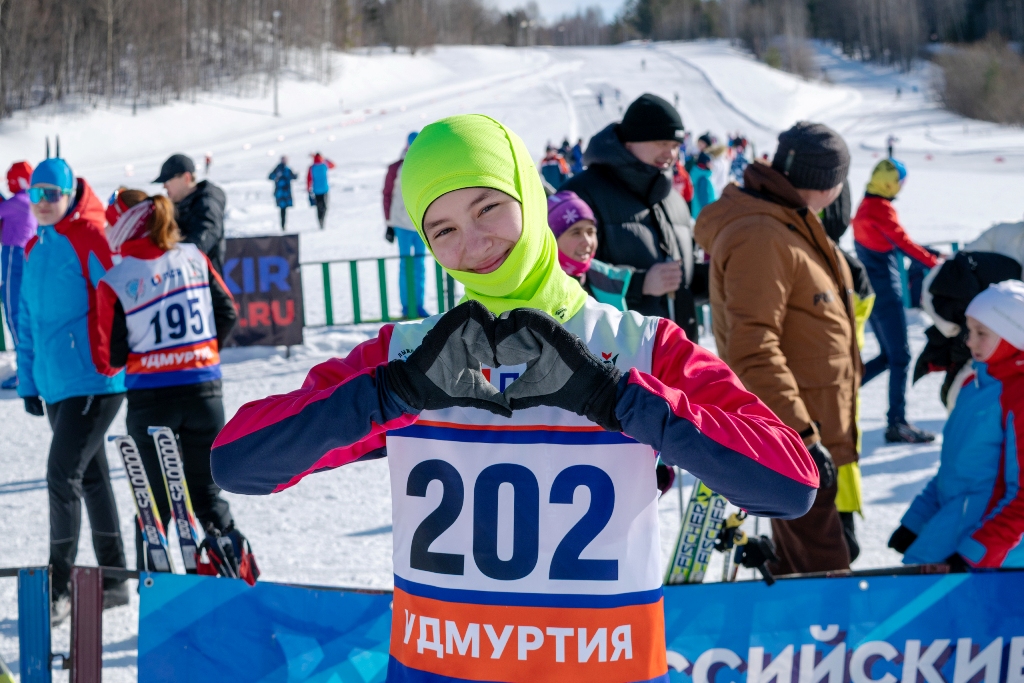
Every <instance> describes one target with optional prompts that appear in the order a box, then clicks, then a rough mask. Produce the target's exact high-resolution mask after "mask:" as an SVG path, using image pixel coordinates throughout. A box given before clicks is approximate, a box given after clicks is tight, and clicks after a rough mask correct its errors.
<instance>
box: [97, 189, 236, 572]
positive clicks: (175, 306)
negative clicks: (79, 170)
mask: <svg viewBox="0 0 1024 683" xmlns="http://www.w3.org/2000/svg"><path fill="white" fill-rule="evenodd" d="M106 215H107V222H108V223H110V227H109V228H108V229H107V242H108V243H109V244H110V248H111V250H112V251H113V252H114V253H120V255H121V261H120V262H119V263H118V264H117V265H115V266H114V267H113V268H112V269H110V270H109V271H107V273H106V275H104V276H103V278H102V279H101V280H100V282H99V286H98V287H97V288H96V316H95V317H94V319H93V322H94V325H95V328H94V330H93V335H94V337H95V338H96V339H98V340H99V348H98V352H97V354H96V367H97V369H98V370H99V371H100V372H102V373H103V374H106V375H115V374H117V373H119V372H120V371H121V370H122V368H127V374H126V375H125V385H126V387H127V389H128V413H127V415H126V416H125V422H126V425H127V428H128V434H129V435H130V436H131V437H132V438H133V439H134V440H135V445H136V447H137V448H138V449H139V455H140V456H141V457H142V463H143V465H144V466H145V468H146V475H147V477H148V479H149V481H150V483H151V486H152V489H153V497H154V498H155V500H156V507H157V511H158V512H159V514H160V520H161V522H162V523H163V525H164V528H169V524H170V520H171V508H170V501H168V499H167V493H166V488H165V487H163V486H159V485H152V482H160V481H163V474H162V471H161V468H160V460H159V458H158V456H157V452H156V444H155V443H154V442H153V438H152V437H151V436H150V435H149V431H148V430H149V428H150V427H168V428H169V429H171V431H173V432H174V434H175V436H176V437H177V438H178V440H179V442H180V447H181V458H182V467H183V469H184V473H185V480H186V483H187V485H188V490H189V496H190V498H191V500H192V504H193V506H194V509H195V513H196V517H198V518H199V521H200V523H201V525H202V527H203V528H204V529H207V534H208V535H210V534H212V533H213V532H212V531H211V530H210V527H211V526H212V527H213V529H216V530H217V533H219V534H221V535H222V536H226V537H228V538H230V539H231V541H232V545H233V546H234V551H235V558H236V560H239V561H240V560H242V558H243V552H244V551H247V544H246V543H245V538H244V537H243V536H242V535H241V534H240V533H239V532H238V530H237V529H235V525H234V520H233V519H232V517H231V511H230V508H229V506H228V502H227V501H226V500H224V499H223V498H222V497H221V496H220V489H219V488H218V487H217V485H216V484H215V483H214V481H213V476H212V475H211V474H210V446H211V445H212V444H213V440H214V438H215V437H216V436H217V433H218V432H220V430H221V429H222V428H223V427H224V402H223V399H222V398H221V397H222V396H223V392H222V389H221V371H220V348H221V345H222V344H223V343H224V340H225V339H227V336H228V334H229V333H230V332H231V329H232V328H233V327H234V326H235V321H236V320H237V319H238V313H237V311H236V310H235V302H234V300H233V299H232V298H231V294H230V293H229V292H228V288H227V286H226V285H225V284H224V280H222V279H221V277H220V275H219V274H218V273H217V271H216V269H214V268H213V266H212V265H211V264H210V260H209V258H208V257H207V256H206V255H205V254H203V252H202V251H200V250H199V248H198V247H197V246H196V245H194V244H188V243H187V242H182V241H181V232H180V231H179V229H178V224H177V223H176V222H175V221H174V206H173V205H172V204H171V201H170V200H169V199H168V198H167V197H164V196H162V195H157V196H154V197H147V196H146V193H145V192H142V191H141V190H126V189H122V190H120V191H119V192H118V193H117V194H116V197H115V199H114V201H113V202H112V203H111V204H110V206H108V207H107V211H106ZM139 283H143V284H139ZM135 550H136V558H137V564H136V566H137V567H143V566H145V561H144V557H145V552H146V551H145V547H144V544H143V540H142V534H141V532H140V531H139V528H138V526H137V525H136V533H135ZM213 559H214V558H211V560H213ZM234 569H237V568H234ZM236 573H237V572H236Z"/></svg>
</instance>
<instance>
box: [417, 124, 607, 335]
mask: <svg viewBox="0 0 1024 683" xmlns="http://www.w3.org/2000/svg"><path fill="white" fill-rule="evenodd" d="M473 187H485V188H491V189H495V190H498V191H500V192H504V193H505V194H507V195H508V196H510V197H512V198H513V199H515V200H516V201H517V202H519V204H520V205H521V207H522V223H523V228H522V235H521V236H520V237H519V240H518V242H516V245H515V247H514V248H513V249H512V251H511V252H510V253H509V255H508V257H507V258H506V259H505V262H504V263H502V264H501V265H500V266H499V267H498V268H497V269H496V270H494V271H493V272H490V273H486V274H484V273H474V272H468V271H464V270H455V269H453V268H449V267H447V266H449V265H451V264H445V263H441V265H442V267H444V268H445V270H446V271H447V272H448V273H449V274H451V276H452V277H454V278H455V279H456V280H458V281H459V282H461V283H462V284H463V285H464V286H465V288H466V297H465V298H466V299H476V300H478V301H480V302H481V303H482V304H484V305H485V306H486V307H487V308H488V309H490V311H491V312H492V313H494V314H495V315H500V314H501V313H503V312H505V311H509V310H512V309H515V308H536V309H540V310H542V311H545V312H546V313H548V314H549V315H551V316H552V317H554V318H555V319H556V320H558V321H559V322H563V323H564V322H565V321H566V320H568V319H570V318H571V317H572V316H573V315H575V314H576V313H577V312H578V311H579V310H580V309H581V308H582V307H583V304H584V302H585V301H586V299H587V295H586V293H585V292H584V291H583V289H582V288H581V287H580V286H579V283H578V282H577V281H576V280H574V279H573V278H570V277H569V276H568V275H566V274H565V272H564V271H563V270H562V269H561V268H560V267H559V265H558V246H557V244H556V242H555V238H554V236H553V235H552V234H551V230H549V229H548V225H547V203H546V198H545V195H544V188H543V187H542V186H541V183H540V177H539V175H538V174H537V169H536V167H535V166H534V165H533V160H532V158H531V157H530V154H529V151H528V150H527V149H526V145H525V144H524V143H523V141H522V140H521V139H520V138H519V136H518V135H516V134H515V133H513V132H512V131H510V130H509V129H508V128H506V127H505V126H503V125H501V124H500V123H498V122H497V121H495V120H494V119H492V118H490V117H488V116H483V115H482V114H466V115H460V116H452V117H449V118H446V119H442V120H440V121H437V122H436V123H432V124H431V125H429V126H427V127H426V128H424V129H423V131H422V132H421V133H420V134H419V136H417V138H416V140H415V141H414V142H413V143H412V145H411V146H410V147H409V151H408V153H407V154H406V157H405V163H403V164H402V198H403V200H404V201H405V205H406V207H407V208H408V211H409V217H410V218H411V219H412V222H413V225H415V226H416V229H417V231H419V233H420V236H421V237H423V241H424V242H425V243H426V244H427V246H428V247H430V249H431V253H434V249H433V246H432V245H431V244H430V240H429V239H428V238H427V236H426V235H425V234H424V231H423V217H424V215H425V214H426V212H427V209H428V207H430V205H431V203H433V202H434V200H436V199H437V198H438V197H440V196H442V195H444V194H446V193H448V192H453V191H455V190H461V189H465V188H473ZM436 256H437V255H436V254H435V257H436Z"/></svg>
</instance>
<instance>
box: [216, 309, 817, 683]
mask: <svg viewBox="0 0 1024 683" xmlns="http://www.w3.org/2000/svg"><path fill="white" fill-rule="evenodd" d="M437 319H438V318H437V317H434V318H428V319H426V320H423V321H418V322H409V323H399V324H397V325H386V326H384V327H382V328H381V330H380V333H379V335H378V336H377V338H375V339H373V340H370V341H367V342H365V343H363V344H360V345H359V346H358V347H356V348H355V349H354V350H353V351H352V352H351V353H350V354H349V355H348V356H347V357H346V358H337V359H332V360H329V361H327V362H325V363H322V364H320V365H318V366H316V367H315V368H313V369H312V370H311V371H310V373H309V375H308V376H307V378H306V381H305V382H304V384H303V386H302V387H301V388H300V389H298V390H296V391H293V392H291V393H288V394H283V395H278V396H270V397H268V398H265V399H262V400H259V401H254V402H252V403H248V404H246V405H244V406H242V408H241V409H240V410H239V411H238V413H237V414H236V415H235V417H234V418H233V419H232V420H231V421H230V422H229V423H228V424H227V426H226V427H225V428H224V430H223V431H222V432H221V434H220V436H219V437H218V438H217V441H216V442H215V444H214V448H213V453H212V467H213V474H214V478H215V479H216V481H217V482H218V483H219V484H220V485H221V486H222V487H224V488H225V489H227V490H228V491H233V492H237V493H247V494H267V493H272V492H275V491H280V490H282V489H285V488H288V487H289V486H293V485H294V484H296V483H298V481H299V480H300V479H302V478H303V477H305V476H306V475H308V474H311V473H313V472H319V471H322V470H328V469H333V468H335V467H339V466H342V465H346V464H349V463H351V462H355V461H357V460H361V459H368V458H377V457H382V456H385V455H386V456H387V457H388V461H389V466H390V469H391V485H392V506H393V520H394V522H393V528H394V571H395V597H394V619H393V624H392V633H391V661H390V665H389V671H388V681H389V682H390V683H395V682H396V681H467V680H489V681H515V682H518V681H523V682H526V681H529V682H530V683H534V682H535V681H540V680H554V679H553V678H552V675H553V672H556V673H557V680H588V681H597V682H598V683H604V682H607V683H611V682H612V681H615V682H621V681H668V674H667V666H666V660H665V657H666V652H665V633H664V615H663V611H662V591H661V576H662V568H661V567H660V550H659V548H660V544H659V536H658V515H657V498H658V489H657V485H656V481H655V468H654V464H655V458H656V457H657V455H658V454H659V453H660V455H661V458H662V460H664V461H665V462H667V463H669V464H673V465H678V466H680V467H683V468H685V469H687V470H688V471H690V472H692V473H693V474H694V475H695V476H697V477H699V478H701V479H702V480H704V481H705V482H706V483H707V484H708V485H709V486H710V487H711V488H712V489H714V490H715V491H718V492H720V493H722V494H723V495H725V496H726V497H727V498H728V499H729V500H730V501H732V502H733V503H734V504H736V505H737V506H739V507H742V508H745V509H747V510H749V511H751V512H752V513H754V514H757V515H763V516H771V517H797V516H800V515H802V514H804V512H806V511H807V509H809V507H810V505H811V503H812V501H813V500H814V496H815V489H816V488H817V485H818V474H817V470H816V468H815V465H814V462H813V460H812V459H811V457H810V455H809V454H808V453H807V451H806V449H805V448H804V446H803V443H802V441H801V439H800V437H799V436H797V434H796V433H795V432H794V431H793V430H791V429H790V428H788V427H786V426H785V425H783V424H782V423H781V422H780V421H779V419H778V418H777V417H776V416H775V415H774V414H773V413H772V412H771V411H770V410H769V409H768V408H767V407H766V406H765V405H764V404H763V403H761V402H760V401H759V400H758V399H757V398H756V397H755V396H754V395H753V394H751V393H749V392H748V391H746V390H745V389H744V388H743V386H742V385H741V384H740V382H739V380H738V379H737V378H736V376H735V375H734V374H733V373H732V371H730V370H729V368H728V367H726V365H725V364H724V363H723V362H722V361H720V360H719V359H718V358H717V357H715V356H714V355H713V354H711V353H710V352H708V351H706V350H705V349H702V348H701V347H699V346H697V345H696V344H694V343H693V342H691V341H689V340H688V339H687V338H686V336H685V335H684V334H683V332H682V330H680V328H679V327H677V326H676V325H675V323H673V322H671V321H669V320H665V319H662V318H654V317H643V316H641V315H639V314H637V313H635V312H620V311H618V310H616V309H614V308H612V307H611V306H607V305H604V304H599V303H597V302H595V301H593V300H589V299H588V301H587V304H586V306H585V307H584V308H583V309H581V310H580V311H579V312H578V313H577V314H576V315H575V316H574V317H573V318H572V319H570V320H569V321H568V322H567V323H565V327H566V329H568V330H569V331H571V332H572V333H573V334H575V335H577V336H578V337H580V338H581V339H582V340H584V341H585V342H586V343H587V345H588V346H589V348H590V350H591V351H592V352H593V353H594V354H595V355H598V356H599V357H601V358H603V359H604V361H605V362H607V363H612V364H614V365H616V366H617V367H618V368H620V369H621V370H622V371H623V373H624V374H623V378H622V380H621V383H620V385H619V398H618V404H617V408H616V416H617V417H618V418H619V420H620V421H621V423H622V427H623V431H622V433H618V432H607V431H604V430H603V429H602V428H600V427H598V426H597V425H595V424H593V423H591V422H589V421H587V420H586V419H585V418H582V417H580V416H578V415H575V414H572V413H569V412H567V411H563V410H561V409H557V408H550V407H544V406H541V407H536V408H530V409H526V410H521V411H516V413H515V414H514V415H513V416H512V417H511V418H503V417H499V416H496V415H492V414H491V413H489V412H486V411H483V410H477V409H471V408H451V409H446V410H441V411H424V412H422V413H420V414H418V415H414V414H409V413H407V412H403V410H402V408H401V407H400V406H399V404H398V403H397V402H396V401H395V400H394V399H393V398H392V397H390V396H389V395H388V394H387V393H385V392H382V391H379V388H378V385H377V383H376V380H375V369H376V368H377V367H378V366H380V365H382V364H384V363H387V362H388V361H389V360H392V359H396V358H402V357H405V356H406V355H408V354H409V353H410V352H411V351H412V350H413V349H415V348H416V347H417V345H418V344H419V343H420V341H421V340H422V339H423V336H424V335H425V334H426V332H427V331H428V330H429V329H430V328H431V327H432V326H433V324H434V323H435V322H436V321H437ZM524 367H525V366H524ZM524 367H500V368H493V369H491V370H490V381H491V382H492V383H493V384H495V385H496V386H497V387H499V388H501V389H504V387H505V386H507V384H508V383H510V382H512V381H515V379H516V378H517V377H518V376H519V374H520V373H521V372H522V371H523V369H524ZM499 499H500V501H499Z"/></svg>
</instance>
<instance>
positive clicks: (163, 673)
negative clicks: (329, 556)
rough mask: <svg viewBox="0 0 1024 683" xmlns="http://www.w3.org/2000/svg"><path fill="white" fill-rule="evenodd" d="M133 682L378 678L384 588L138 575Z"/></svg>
mask: <svg viewBox="0 0 1024 683" xmlns="http://www.w3.org/2000/svg"><path fill="white" fill-rule="evenodd" d="M143 576H144V577H149V579H151V581H149V580H147V579H146V578H143V579H142V580H141V581H140V582H139V593H140V597H141V605H140V607H139V683H181V682H182V681H232V682H233V683H241V682H243V681H253V682H256V681H268V682H269V681H282V682H284V681H287V683H298V682H299V681H303V682H308V683H349V682H354V683H379V682H380V681H383V680H384V676H385V674H386V673H387V666H388V640H389V637H390V631H391V593H360V592H354V591H336V590H322V589H314V588H299V587H295V586H284V585H280V584H273V583H257V584H256V585H255V586H253V587H251V588H250V587H249V586H248V585H246V583H245V582H244V581H241V580H230V579H221V578H217V577H210V576H196V575H185V576H182V575H175V574H144V575H143Z"/></svg>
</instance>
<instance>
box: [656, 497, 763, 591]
mask: <svg viewBox="0 0 1024 683" xmlns="http://www.w3.org/2000/svg"><path fill="white" fill-rule="evenodd" d="M682 496H683V493H682V488H681V487H680V490H679V499H680V502H682ZM726 503H727V501H726V500H725V497H724V496H722V495H721V494H718V493H715V492H714V491H712V490H711V489H710V488H708V485H707V484H705V483H704V482H702V481H701V480H699V479H698V480H697V481H696V482H694V485H693V493H692V494H691V495H690V502H689V504H687V506H686V511H685V513H683V525H682V528H681V529H680V530H679V538H678V539H677V540H676V546H675V550H674V552H673V553H672V563H671V564H669V567H668V571H667V572H666V574H665V584H666V585H675V584H681V583H702V582H703V581H704V576H705V575H706V574H707V570H708V565H709V564H710V563H711V556H712V553H714V551H716V550H717V551H719V552H721V553H723V554H724V555H725V558H724V563H723V566H722V581H735V580H736V575H737V571H738V569H739V567H740V566H744V567H751V568H754V569H757V570H758V571H760V572H761V575H762V576H763V577H764V579H765V582H766V583H767V584H768V585H769V586H770V585H771V584H773V583H774V582H775V579H774V577H772V575H771V573H770V572H769V571H768V568H767V566H766V562H767V561H768V560H776V559H778V558H776V557H775V556H774V547H773V546H772V544H771V541H770V539H768V538H767V537H765V536H756V537H755V538H754V539H749V538H748V537H747V534H746V532H744V531H743V530H742V529H741V528H740V527H741V526H742V525H743V521H744V520H745V519H746V517H747V513H746V512H745V511H743V510H740V511H738V512H734V513H733V514H731V515H728V516H726V514H725V513H726ZM755 534H756V532H755ZM748 544H752V545H757V546H758V550H759V551H760V552H759V554H758V555H757V557H756V558H753V557H751V556H750V555H748V552H747V551H748V548H747V546H748ZM733 548H735V549H736V552H735V555H736V556H735V558H733V557H732V553H731V552H730V551H732V549H733ZM751 560H753V563H752V562H751ZM733 562H734V563H735V564H734V566H733V567H732V571H731V572H730V564H731V563H733Z"/></svg>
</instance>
